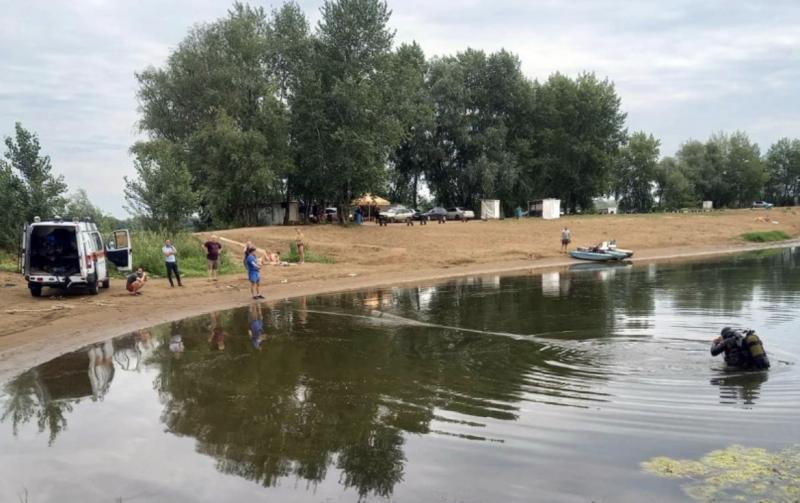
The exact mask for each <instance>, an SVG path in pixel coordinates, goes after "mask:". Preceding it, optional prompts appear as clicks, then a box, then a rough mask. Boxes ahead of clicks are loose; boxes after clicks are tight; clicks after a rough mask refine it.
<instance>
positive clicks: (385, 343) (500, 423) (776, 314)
mask: <svg viewBox="0 0 800 503" xmlns="http://www.w3.org/2000/svg"><path fill="white" fill-rule="evenodd" d="M796 266H797V254H796V252H783V253H778V254H774V255H764V256H756V257H750V258H746V257H745V258H735V259H731V260H728V261H723V262H721V263H712V264H708V263H707V264H688V265H685V266H664V267H654V266H652V265H650V266H648V267H647V268H643V269H635V268H629V267H618V268H612V269H610V270H611V271H612V272H611V273H609V272H608V271H607V270H605V269H603V270H600V271H599V272H600V273H603V274H604V277H603V278H600V279H602V280H601V281H598V278H597V277H596V274H598V271H595V270H590V271H589V273H587V272H585V271H580V272H555V273H548V274H547V275H543V276H521V277H501V276H496V275H495V276H487V277H475V278H469V279H461V280H453V281H450V282H447V283H443V284H441V285H437V286H425V287H420V288H406V289H372V290H367V291H364V292H359V293H355V294H353V293H342V294H334V295H327V296H320V297H314V298H301V299H298V300H296V301H292V302H287V303H278V304H273V305H261V304H252V305H250V306H249V307H248V308H246V309H242V310H236V311H231V312H225V313H220V312H214V313H211V314H210V315H208V316H202V317H197V318H192V319H187V320H182V321H180V322H175V323H171V324H167V325H163V326H160V327H156V328H153V329H151V330H145V331H140V332H137V333H134V334H131V335H129V336H126V337H122V338H118V339H115V340H114V341H113V342H112V341H108V342H106V343H103V344H99V345H94V346H91V347H89V348H86V349H83V350H81V351H77V352H75V353H70V354H68V355H64V356H62V357H60V358H58V359H56V360H53V361H51V362H48V363H47V364H44V365H41V366H39V367H37V368H35V369H31V370H30V371H27V372H25V373H23V374H21V375H20V376H18V377H17V378H16V379H13V380H11V381H10V382H8V383H7V384H6V385H5V387H4V388H3V393H4V396H3V397H2V399H3V401H2V406H3V415H2V421H3V422H7V423H9V424H11V425H12V430H13V433H14V434H15V435H16V434H17V433H18V432H19V431H20V429H21V428H22V427H23V425H25V424H26V423H31V424H36V425H37V426H38V429H39V431H40V432H44V431H47V432H48V434H49V442H50V444H52V443H53V442H55V441H56V439H57V437H58V436H59V435H62V434H64V432H65V430H66V428H67V421H68V419H69V418H70V416H71V414H73V412H74V411H76V410H80V407H82V406H83V404H84V403H85V402H89V403H97V404H98V405H99V402H101V401H103V399H104V397H107V396H114V394H115V393H116V389H115V387H114V386H117V385H116V384H115V382H116V381H115V377H116V378H117V380H118V375H117V374H118V373H119V372H125V373H126V376H131V377H132V378H134V379H135V381H128V384H127V386H128V387H127V388H120V389H121V390H124V391H127V392H128V393H129V394H130V395H131V396H132V398H131V399H132V400H136V399H141V397H142V395H136V394H135V393H133V391H132V389H133V388H131V387H132V386H133V384H131V382H141V381H142V380H145V381H146V385H145V386H142V387H141V389H140V391H138V393H150V394H152V392H153V390H155V392H156V393H157V395H158V402H159V414H158V417H157V418H145V417H143V418H142V420H141V424H144V425H147V424H149V427H151V428H158V429H164V428H165V429H166V431H167V432H169V433H170V434H172V435H173V436H176V437H180V438H187V439H192V441H193V443H194V446H195V447H194V450H196V451H197V452H199V453H201V454H203V455H206V456H210V457H211V458H213V459H214V460H215V466H216V469H217V470H218V471H219V472H221V473H224V474H230V475H236V476H238V477H240V478H242V479H246V480H249V481H254V482H257V483H258V484H260V485H262V486H264V487H269V488H277V487H279V486H280V485H281V484H280V482H281V481H282V480H287V479H288V480H293V479H298V478H299V479H302V480H305V481H307V482H308V484H310V486H311V487H313V488H318V489H319V491H320V493H319V494H316V493H315V496H314V497H311V498H310V499H324V498H325V497H327V496H328V495H330V494H332V493H330V492H326V490H324V489H323V485H324V483H325V481H330V480H331V479H332V480H334V481H335V484H337V485H340V486H342V487H344V488H347V489H352V490H353V491H354V492H355V494H357V495H358V496H359V497H360V498H369V497H372V496H379V497H390V496H393V495H394V494H395V492H396V491H397V488H398V487H402V486H404V484H406V481H407V480H408V478H409V471H410V470H409V468H410V467H413V466H414V464H415V463H417V464H421V465H423V466H426V465H425V463H426V460H425V459H424V458H423V459H420V458H419V457H417V458H412V457H411V455H410V454H409V453H410V452H416V451H415V450H414V449H411V448H410V446H409V443H410V442H419V441H420V439H421V438H424V439H425V442H430V443H432V445H436V446H439V447H441V448H445V447H447V448H452V445H451V444H448V443H446V442H445V441H443V440H441V439H448V440H447V442H464V443H468V444H469V446H470V447H465V446H464V445H463V444H459V451H458V452H460V456H462V458H463V459H462V458H458V459H456V458H454V459H452V463H453V465H454V466H455V465H458V466H461V467H462V468H463V467H464V464H463V463H470V466H472V465H479V464H481V463H483V459H484V457H485V456H490V455H491V454H492V453H493V452H495V451H494V449H498V448H499V447H497V446H506V445H507V446H508V447H509V448H511V449H515V450H519V453H521V457H522V458H523V459H520V460H519V461H518V462H519V463H520V464H521V466H525V467H528V468H530V469H532V470H534V469H535V470H536V471H538V472H539V473H543V474H544V473H545V472H546V471H547V470H551V472H552V473H550V475H549V477H545V476H544V475H543V477H542V483H549V482H547V481H551V480H553V481H558V480H561V479H559V478H558V477H559V474H558V471H557V470H556V469H555V468H553V467H552V466H556V465H557V463H556V465H553V464H552V463H550V461H551V460H552V459H554V456H560V458H559V457H556V458H555V459H557V460H558V459H560V460H561V461H563V462H566V461H567V460H569V463H571V464H570V466H573V465H575V464H576V463H585V462H587V461H586V460H587V459H592V457H593V456H594V454H595V453H597V452H605V453H607V452H612V451H613V452H616V451H615V446H618V445H619V444H620V442H626V441H627V439H629V438H636V439H638V441H639V443H638V444H637V445H638V446H639V447H637V449H644V448H645V447H644V446H646V445H647V441H648V439H652V441H653V442H656V443H658V442H660V441H663V440H664V439H669V440H670V442H671V445H673V446H675V449H679V448H680V446H682V445H684V443H687V442H690V440H687V439H689V438H694V441H697V438H700V437H702V438H715V437H714V435H724V434H727V433H726V432H728V431H740V429H741V428H744V427H745V426H744V424H746V421H752V417H744V416H741V417H740V416H737V415H736V414H735V412H736V409H739V408H750V409H752V408H757V407H759V406H760V405H761V404H762V403H766V405H767V406H766V408H765V410H766V411H767V413H764V414H762V416H760V417H763V418H766V419H767V420H768V421H769V422H770V424H773V425H779V426H782V427H783V429H781V428H764V429H763V431H759V432H758V435H762V440H763V441H765V442H767V441H780V439H781V437H780V435H781V431H783V432H786V431H789V432H790V433H791V431H790V429H789V427H787V426H785V425H786V424H793V423H789V422H786V421H790V417H794V415H796V412H798V411H800V410H798V408H797V407H798V406H797V405H796V403H797V401H796V400H795V401H792V400H793V397H796V392H795V391H788V390H794V389H796V386H794V384H796V383H797V381H798V378H797V371H795V370H794V369H793V368H791V369H790V370H781V369H778V370H776V372H779V373H778V374H777V377H776V376H773V377H774V379H773V380H772V381H770V382H769V383H768V382H767V376H768V375H767V374H766V373H750V374H745V373H738V374H737V373H730V374H729V373H720V371H719V370H717V369H716V368H715V363H714V361H713V360H712V359H711V358H710V357H709V355H708V342H707V341H708V339H710V337H711V336H712V335H713V334H715V333H716V332H718V328H717V325H720V324H726V325H727V324H732V325H736V324H737V323H736V322H737V321H740V322H742V323H739V324H741V325H748V326H758V325H759V322H760V323H761V324H762V325H763V324H764V323H765V322H766V321H767V320H781V321H780V322H781V323H789V324H792V323H793V324H794V325H790V326H789V329H787V330H785V331H784V332H779V331H772V332H770V331H769V330H764V331H760V332H761V333H763V334H764V336H765V338H766V340H767V350H768V351H770V350H771V349H772V348H775V349H776V350H780V351H783V354H784V356H787V354H788V356H787V358H788V359H790V360H791V359H792V356H791V355H792V354H794V352H796V351H797V350H798V349H799V348H797V346H796V345H795V346H793V345H792V344H795V343H793V342H791V340H790V339H789V338H788V337H787V336H786V335H785V334H786V333H791V332H793V329H794V328H796V322H795V321H794V320H793V319H791V318H790V317H788V316H787V314H786V313H787V312H789V313H790V312H792V310H793V309H795V306H796V304H797V301H798V299H799V298H800V281H798V276H797V274H796V270H797V269H796ZM776 269H777V271H776ZM767 305H768V306H769V309H765V308H764V306H767ZM745 307H747V309H746V310H745ZM742 313H746V314H748V315H750V314H754V315H756V316H763V318H761V319H757V318H749V319H744V318H743V315H742ZM745 322H746V323H745ZM781 337H783V338H781ZM115 372H116V373H117V374H115ZM709 382H710V383H711V386H708V385H705V384H703V383H709ZM773 383H774V384H776V385H777V386H779V388H778V389H779V390H781V393H788V394H784V395H778V394H775V392H773V394H772V395H770V394H769V393H767V392H766V391H765V390H766V389H768V388H767V387H768V386H769V385H772V384H773ZM112 384H113V386H112ZM698 385H700V386H698ZM137 389H139V388H137ZM792 393H794V395H792ZM776 401H779V402H781V403H782V405H781V407H777V408H776V406H775V402H776ZM787 403H788V404H794V405H787ZM720 404H723V405H736V406H737V407H734V408H731V407H727V408H726V410H721V409H720V408H719V405H720ZM102 405H103V406H105V405H107V404H102ZM731 409H734V410H733V413H732V412H731ZM104 410H105V409H104ZM775 410H778V411H780V414H784V411H786V417H784V416H783V415H780V414H779V415H769V413H770V411H775ZM82 420H83V421H89V422H91V421H92V416H87V415H83V416H82ZM148 421H151V423H148ZM792 421H793V420H792ZM152 423H154V424H152ZM141 424H140V425H139V427H144V426H142V425H141ZM512 425H514V426H512ZM726 426H727V427H726ZM653 432H658V433H653ZM672 432H677V433H675V435H676V436H671V435H672ZM128 434H134V433H133V432H128ZM423 436H424V437H423ZM773 436H774V437H773ZM684 437H685V439H684V440H681V439H682V438H684ZM3 442H7V439H5V438H0V447H2V446H3V445H4V444H3ZM686 445H688V444H686ZM553 446H557V448H555V447H553ZM548 449H554V451H549V450H548ZM630 451H631V452H632V453H634V454H635V451H636V450H635V449H634V448H633V447H631V449H630ZM512 452H513V451H512ZM512 452H507V453H506V454H507V455H512ZM553 452H555V453H557V454H553ZM519 453H517V454H516V455H520V454H519ZM634 454H631V455H634ZM615 455H616V456H622V455H623V454H615ZM650 455H653V454H648V456H650ZM615 459H616V458H615ZM177 461H178V462H179V461H180V460H177ZM545 461H547V463H545ZM617 462H618V463H619V465H618V466H617V467H616V468H617V470H618V472H619V473H620V474H623V473H626V472H625V470H624V468H623V467H625V466H634V467H635V466H637V462H636V461H633V462H632V461H631V460H625V461H624V462H623V461H617ZM430 468H431V469H433V468H435V469H436V470H437V471H438V472H439V473H442V474H443V477H445V478H446V476H447V474H448V473H450V472H449V471H448V470H450V469H451V468H450V467H449V466H436V467H430ZM455 469H456V468H455V467H453V468H452V470H455ZM553 470H556V471H553ZM582 473H587V482H585V483H587V484H590V485H592V487H599V486H601V485H602V484H613V483H615V482H614V481H613V480H609V481H607V482H604V480H606V479H604V478H602V477H600V478H593V477H592V476H591V475H590V474H591V470H589V471H588V472H582ZM499 476H501V477H502V475H499ZM509 476H510V475H509ZM562 476H564V477H565V479H570V478H571V477H569V476H566V475H563V474H562ZM617 476H621V475H617ZM620 482H624V480H623V481H619V480H618V481H617V482H616V483H620ZM518 483H519V481H518V480H505V481H504V482H503V483H502V484H501V483H499V482H498V483H497V484H498V485H497V486H493V488H494V489H495V491H497V492H498V494H499V493H501V492H502V491H505V490H506V488H507V487H516V486H515V485H514V484H518ZM554 483H555V482H554ZM524 484H525V483H524V482H523V485H524ZM501 486H502V487H501ZM584 495H585V494H584ZM423 496H425V495H423ZM427 496H430V494H428V495H427ZM411 499H415V498H411ZM417 499H418V498H417ZM423 499H428V498H426V497H423ZM498 499H503V498H498ZM510 499H514V498H513V497H512V498H510ZM621 499H622V500H625V499H626V498H621ZM633 499H634V498H630V499H629V500H633Z"/></svg>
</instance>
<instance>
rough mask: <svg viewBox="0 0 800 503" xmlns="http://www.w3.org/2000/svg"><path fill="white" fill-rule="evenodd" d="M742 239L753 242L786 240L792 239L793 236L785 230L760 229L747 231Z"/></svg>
mask: <svg viewBox="0 0 800 503" xmlns="http://www.w3.org/2000/svg"><path fill="white" fill-rule="evenodd" d="M742 239H744V240H745V241H750V242H752V243H769V242H771V241H785V240H787V239H792V237H791V236H790V235H788V234H786V233H785V232H783V231H759V232H745V233H744V234H742Z"/></svg>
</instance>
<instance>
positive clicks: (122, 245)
mask: <svg viewBox="0 0 800 503" xmlns="http://www.w3.org/2000/svg"><path fill="white" fill-rule="evenodd" d="M106 257H107V258H108V260H110V261H111V263H113V264H114V265H115V266H117V269H118V270H120V271H130V270H131V269H132V264H133V252H132V250H131V233H130V232H128V229H121V230H118V231H114V232H112V233H111V236H110V237H109V238H108V241H107V242H106Z"/></svg>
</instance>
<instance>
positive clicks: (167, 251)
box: [161, 239, 183, 288]
mask: <svg viewBox="0 0 800 503" xmlns="http://www.w3.org/2000/svg"><path fill="white" fill-rule="evenodd" d="M161 252H162V253H163V254H164V265H166V266H167V279H169V287H170V288H174V287H175V285H174V284H173V283H172V273H173V272H174V273H175V278H176V279H177V280H178V286H183V283H181V273H180V271H178V250H176V249H175V247H174V246H172V241H171V240H169V239H167V240H166V241H164V247H163V248H161Z"/></svg>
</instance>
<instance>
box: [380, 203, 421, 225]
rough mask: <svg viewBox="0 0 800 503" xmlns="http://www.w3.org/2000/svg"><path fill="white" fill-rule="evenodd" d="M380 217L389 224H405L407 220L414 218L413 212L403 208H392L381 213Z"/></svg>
mask: <svg viewBox="0 0 800 503" xmlns="http://www.w3.org/2000/svg"><path fill="white" fill-rule="evenodd" d="M380 216H382V217H383V218H385V219H386V220H388V221H389V222H405V220H406V219H407V218H411V217H412V216H414V210H410V209H408V208H406V207H404V206H393V207H391V208H388V209H386V210H384V211H381V213H380Z"/></svg>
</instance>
